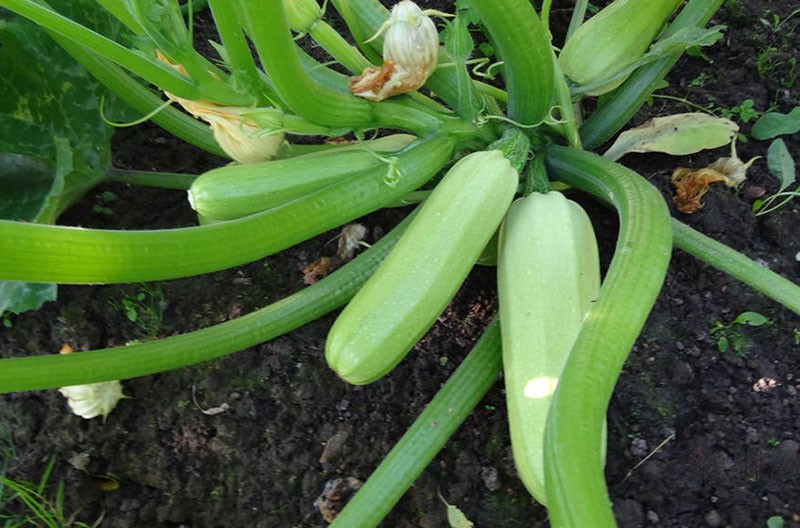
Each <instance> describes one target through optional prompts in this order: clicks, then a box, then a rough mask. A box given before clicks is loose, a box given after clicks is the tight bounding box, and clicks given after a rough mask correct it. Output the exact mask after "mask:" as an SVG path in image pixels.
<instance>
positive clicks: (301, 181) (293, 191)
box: [188, 134, 414, 220]
mask: <svg viewBox="0 0 800 528" xmlns="http://www.w3.org/2000/svg"><path fill="white" fill-rule="evenodd" d="M413 140H414V136H410V135H407V134H396V135H393V136H387V137H385V138H381V139H377V140H374V141H370V142H365V144H364V145H363V146H362V145H351V146H346V147H339V148H335V149H331V150H324V151H321V152H317V153H313V154H305V155H302V156H297V157H294V158H289V159H283V160H275V161H264V162H261V163H246V164H239V165H227V166H225V167H220V168H218V169H213V170H210V171H208V172H205V173H203V174H202V175H200V176H199V177H198V178H197V179H196V180H195V181H194V182H193V183H192V186H191V187H190V188H189V196H188V198H189V203H190V204H191V206H192V208H193V209H194V210H195V211H197V213H198V214H199V215H200V216H201V217H205V218H211V219H214V220H233V219H235V218H241V217H243V216H247V215H250V214H253V213H258V212H260V211H265V210H267V209H270V208H272V207H275V206H278V205H281V204H284V203H286V202H289V201H291V200H294V199H295V198H298V197H300V196H303V195H306V194H309V193H311V192H313V191H316V190H318V189H321V188H323V187H326V186H327V185H330V184H331V183H334V182H336V181H338V180H340V179H342V178H343V177H346V176H349V175H351V174H354V173H356V172H359V171H362V170H365V169H372V168H375V167H378V166H379V165H380V164H381V163H385V161H383V159H382V158H381V156H380V155H378V154H376V152H393V151H396V150H400V149H402V148H404V147H406V146H408V145H409V144H410V143H411V142H412V141H413Z"/></svg>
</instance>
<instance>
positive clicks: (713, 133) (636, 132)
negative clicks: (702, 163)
mask: <svg viewBox="0 0 800 528" xmlns="http://www.w3.org/2000/svg"><path fill="white" fill-rule="evenodd" d="M738 130H739V126H738V125H737V124H736V123H734V122H733V121H731V120H730V119H725V118H722V117H715V116H711V115H708V114H703V113H688V114H675V115H671V116H666V117H656V118H653V119H651V120H649V121H647V122H646V123H645V124H643V125H641V126H639V127H636V128H633V129H631V130H626V131H625V132H623V133H622V134H620V135H619V137H618V138H617V140H616V141H615V142H614V144H613V145H611V148H609V149H608V150H607V151H606V153H605V154H603V157H605V158H608V159H610V160H618V159H619V158H621V157H622V156H624V155H625V154H628V153H630V152H663V153H666V154H672V155H674V156H683V155H686V154H693V153H695V152H699V151H701V150H705V149H712V148H717V147H721V146H723V145H725V144H727V143H730V141H731V140H732V139H733V138H734V137H735V136H736V133H737V132H738Z"/></svg>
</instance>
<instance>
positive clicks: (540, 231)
mask: <svg viewBox="0 0 800 528" xmlns="http://www.w3.org/2000/svg"><path fill="white" fill-rule="evenodd" d="M497 281H498V296H499V302H500V326H501V332H502V338H503V372H504V379H505V385H506V402H507V403H506V404H507V407H508V421H509V428H510V431H511V446H512V450H513V453H514V462H515V464H516V467H517V471H518V472H519V475H520V477H521V479H522V481H523V483H524V484H525V487H526V488H527V489H528V491H530V493H531V494H532V495H533V497H534V498H535V499H536V500H537V501H539V502H540V503H542V504H546V497H545V487H544V484H545V483H544V456H543V452H544V429H545V422H546V420H547V412H548V409H549V407H550V400H551V397H552V394H553V392H554V391H555V388H556V384H557V383H558V378H559V375H560V373H561V369H562V367H563V366H564V363H565V362H566V359H567V357H568V356H569V353H570V350H571V349H572V345H573V343H574V342H575V338H576V337H577V336H578V332H579V330H580V328H581V325H582V324H583V319H584V316H585V315H586V313H587V312H588V311H589V307H590V305H591V303H592V302H593V301H594V300H595V298H596V297H597V294H598V291H599V289H600V265H599V259H598V251H597V242H596V241H595V236H594V231H593V230H592V224H591V222H590V221H589V217H588V216H587V215H586V213H585V212H584V210H583V209H582V208H581V207H580V206H579V205H578V204H577V203H575V202H573V201H571V200H568V199H567V198H565V197H564V195H563V194H561V193H559V192H555V191H551V192H549V193H547V194H540V193H532V194H530V195H528V196H526V197H525V198H521V199H519V200H517V201H515V202H514V204H512V206H511V208H510V210H509V212H508V215H507V216H506V219H505V221H504V222H503V226H502V227H501V229H500V247H499V253H498V262H497Z"/></svg>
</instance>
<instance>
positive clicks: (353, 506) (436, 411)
mask: <svg viewBox="0 0 800 528" xmlns="http://www.w3.org/2000/svg"><path fill="white" fill-rule="evenodd" d="M501 363H502V362H501V354H500V325H499V324H498V323H497V321H495V322H493V323H492V324H490V325H489V327H488V328H487V329H486V331H485V332H484V334H483V335H482V336H481V338H480V339H479V340H478V342H477V343H475V346H474V347H473V349H472V351H471V352H470V353H469V355H468V356H467V357H466V358H465V359H464V361H463V362H462V363H461V365H459V367H458V368H457V369H456V371H455V372H453V374H452V375H451V376H450V378H449V379H448V380H447V382H446V383H445V384H444V385H443V386H442V388H441V389H440V390H439V392H437V393H436V396H434V398H433V399H432V400H431V402H430V403H429V404H428V406H427V407H426V408H425V410H424V411H422V414H420V415H419V417H418V418H417V419H416V420H414V423H413V424H411V427H409V428H408V430H407V431H406V432H405V434H403V437H402V438H401V439H400V440H399V441H398V442H397V444H396V445H395V446H394V447H393V448H392V450H391V451H389V453H388V454H387V455H386V457H385V458H384V459H383V460H382V461H381V463H380V465H379V466H378V467H377V468H376V469H375V471H374V472H373V473H372V475H370V477H369V479H368V480H367V482H366V483H365V484H364V486H362V487H361V489H360V490H358V493H356V495H355V496H354V497H353V498H352V499H351V500H350V502H349V503H348V504H347V506H346V507H345V508H344V509H343V510H342V511H341V513H339V515H338V516H337V517H336V520H335V521H334V522H333V524H331V528H350V527H354V526H358V527H359V528H371V527H374V526H377V525H378V523H380V522H381V520H383V518H384V517H386V515H387V514H388V513H389V511H390V510H391V509H392V508H393V507H394V505H395V504H397V501H399V500H400V498H401V497H402V496H403V494H404V493H405V492H406V491H407V490H408V488H410V487H411V485H412V484H413V483H414V481H415V480H417V478H418V477H419V475H420V474H421V473H422V471H423V470H424V469H425V468H426V467H427V466H428V464H430V462H431V460H433V458H434V457H435V456H436V454H437V453H438V452H439V451H440V450H441V449H442V447H444V445H445V443H446V442H447V440H448V439H449V438H450V437H451V436H452V435H453V433H454V432H455V431H456V429H458V426H459V425H461V423H462V422H463V421H464V420H465V419H466V418H467V416H468V415H469V413H470V412H472V409H473V408H474V407H475V405H477V404H478V402H479V401H480V400H481V398H483V396H484V395H485V394H486V392H487V391H488V390H489V388H490V387H491V386H492V385H493V384H494V382H495V381H496V380H497V376H498V375H499V374H500V369H501Z"/></svg>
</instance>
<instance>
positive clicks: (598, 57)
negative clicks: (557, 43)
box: [558, 0, 682, 95]
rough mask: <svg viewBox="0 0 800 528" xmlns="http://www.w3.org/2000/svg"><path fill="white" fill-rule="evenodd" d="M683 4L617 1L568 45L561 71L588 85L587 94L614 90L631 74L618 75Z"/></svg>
mask: <svg viewBox="0 0 800 528" xmlns="http://www.w3.org/2000/svg"><path fill="white" fill-rule="evenodd" d="M681 3H682V0H614V2H611V4H609V5H608V6H607V7H605V8H603V9H601V10H600V11H599V12H598V13H597V14H596V15H594V16H593V17H592V18H590V19H589V20H587V21H586V23H584V24H583V25H582V26H580V27H579V28H578V30H577V31H575V33H574V34H573V35H572V37H570V38H569V40H567V42H566V44H564V48H563V49H562V50H561V55H560V56H559V58H558V60H559V65H560V66H561V71H562V72H563V73H564V75H566V76H567V77H569V78H570V79H571V80H572V81H573V82H575V83H577V84H578V85H581V86H587V88H588V89H587V90H586V94H587V95H602V94H604V93H607V92H610V91H611V90H613V89H614V88H616V87H617V86H619V85H620V84H622V82H623V81H624V80H625V79H627V77H628V75H621V76H619V77H618V75H620V74H621V72H623V70H625V69H626V68H628V67H629V66H631V65H632V64H633V63H634V62H636V61H637V60H638V59H639V58H641V56H642V55H644V54H645V52H646V51H647V49H648V48H649V47H650V44H652V42H653V39H654V38H655V37H656V36H657V35H658V32H659V31H660V30H661V28H663V27H664V25H665V24H666V22H667V20H668V19H669V17H670V16H671V15H672V13H674V12H675V10H676V9H677V8H678V6H679V5H680V4H681ZM606 79H607V80H608V81H609V82H605V80H606Z"/></svg>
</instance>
